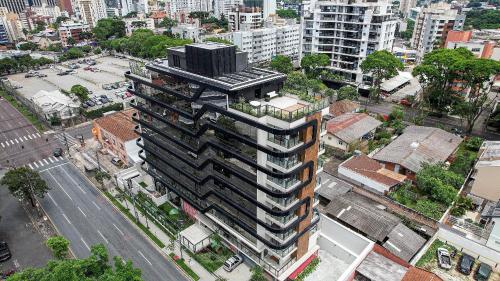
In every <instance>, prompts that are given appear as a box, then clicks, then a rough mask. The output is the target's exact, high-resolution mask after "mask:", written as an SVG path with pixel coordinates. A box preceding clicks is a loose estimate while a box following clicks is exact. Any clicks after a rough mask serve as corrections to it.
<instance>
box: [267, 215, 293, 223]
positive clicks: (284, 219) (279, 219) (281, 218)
mask: <svg viewBox="0 0 500 281" xmlns="http://www.w3.org/2000/svg"><path fill="white" fill-rule="evenodd" d="M268 216H269V217H270V218H272V219H273V220H275V221H277V222H280V223H281V224H284V225H285V224H287V223H288V222H290V221H292V220H294V219H295V218H296V217H297V216H296V215H295V214H290V215H288V216H275V215H271V214H268Z"/></svg>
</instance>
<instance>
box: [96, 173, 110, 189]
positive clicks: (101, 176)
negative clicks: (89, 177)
mask: <svg viewBox="0 0 500 281" xmlns="http://www.w3.org/2000/svg"><path fill="white" fill-rule="evenodd" d="M94 177H95V180H96V181H97V182H98V183H99V184H100V185H101V188H102V189H104V180H109V179H111V176H110V175H109V174H108V173H106V172H104V171H97V172H96V173H95V176H94Z"/></svg>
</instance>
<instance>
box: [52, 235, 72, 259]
mask: <svg viewBox="0 0 500 281" xmlns="http://www.w3.org/2000/svg"><path fill="white" fill-rule="evenodd" d="M46 244H47V247H49V248H50V250H51V251H52V254H53V255H54V257H56V258H57V259H64V258H66V257H67V256H68V250H69V241H68V240H67V239H66V238H64V237H63V236H53V237H50V238H49V239H47V242H46Z"/></svg>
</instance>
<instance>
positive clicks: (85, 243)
mask: <svg viewBox="0 0 500 281" xmlns="http://www.w3.org/2000/svg"><path fill="white" fill-rule="evenodd" d="M80 240H82V242H83V244H84V245H85V247H87V249H88V250H89V251H90V247H89V245H87V242H85V240H83V238H82V237H80Z"/></svg>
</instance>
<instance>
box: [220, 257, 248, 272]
mask: <svg viewBox="0 0 500 281" xmlns="http://www.w3.org/2000/svg"><path fill="white" fill-rule="evenodd" d="M242 262H243V257H241V256H240V255H234V256H232V257H230V258H229V259H228V260H227V261H225V262H224V270H226V271H227V272H231V271H233V269H235V268H236V267H237V266H238V265H240V264H241V263H242Z"/></svg>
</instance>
